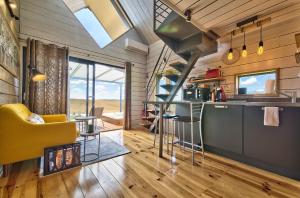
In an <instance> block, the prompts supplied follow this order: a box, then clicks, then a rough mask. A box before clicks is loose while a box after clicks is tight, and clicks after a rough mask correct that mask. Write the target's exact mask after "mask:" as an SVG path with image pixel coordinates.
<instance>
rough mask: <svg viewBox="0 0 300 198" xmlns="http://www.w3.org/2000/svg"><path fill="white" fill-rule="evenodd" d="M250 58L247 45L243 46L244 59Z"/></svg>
mask: <svg viewBox="0 0 300 198" xmlns="http://www.w3.org/2000/svg"><path fill="white" fill-rule="evenodd" d="M247 56H248V52H247V48H246V45H243V50H242V57H243V58H246V57H247Z"/></svg>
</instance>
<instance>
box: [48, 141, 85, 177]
mask: <svg viewBox="0 0 300 198" xmlns="http://www.w3.org/2000/svg"><path fill="white" fill-rule="evenodd" d="M43 163H44V169H43V171H44V174H43V175H44V176H45V175H49V174H52V173H56V172H60V171H63V170H66V169H69V168H74V167H77V166H80V165H81V161H80V143H74V144H67V145H61V146H54V147H49V148H45V150H44V162H43Z"/></svg>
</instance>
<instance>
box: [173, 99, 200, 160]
mask: <svg viewBox="0 0 300 198" xmlns="http://www.w3.org/2000/svg"><path fill="white" fill-rule="evenodd" d="M194 106H195V108H194V109H193V104H191V116H177V117H176V119H175V120H176V122H177V123H178V129H177V130H178V134H179V137H178V138H179V141H177V142H176V143H178V144H179V146H180V148H181V144H182V146H183V149H184V150H185V144H186V143H188V142H185V124H186V123H189V124H190V125H191V130H190V132H191V147H192V162H193V164H194V159H195V156H194V153H195V149H194V147H198V148H200V149H201V152H202V157H203V158H204V143H203V136H202V116H203V109H204V103H203V104H202V105H200V106H196V105H194ZM195 112H196V113H195ZM194 114H197V116H194ZM198 116H199V117H198ZM180 123H182V141H181V137H180ZM195 123H198V124H199V135H200V144H201V145H200V146H199V145H195V143H194V124H195ZM174 136H175V130H174V132H173V134H172V146H171V155H172V156H173V154H174V152H173V150H174V149H173V147H174Z"/></svg>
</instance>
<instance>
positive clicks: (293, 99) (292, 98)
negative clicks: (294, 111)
mask: <svg viewBox="0 0 300 198" xmlns="http://www.w3.org/2000/svg"><path fill="white" fill-rule="evenodd" d="M276 93H278V94H279V95H280V94H281V95H283V96H286V97H288V98H290V99H291V100H292V101H291V102H292V103H296V102H297V92H296V91H290V92H289V93H291V95H288V94H286V93H283V92H280V91H279V90H276Z"/></svg>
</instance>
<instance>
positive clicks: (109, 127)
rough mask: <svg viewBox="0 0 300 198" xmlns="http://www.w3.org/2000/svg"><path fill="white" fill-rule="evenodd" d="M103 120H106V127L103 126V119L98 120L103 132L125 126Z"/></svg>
mask: <svg viewBox="0 0 300 198" xmlns="http://www.w3.org/2000/svg"><path fill="white" fill-rule="evenodd" d="M103 122H104V127H103V125H102V122H101V121H99V122H98V123H99V126H100V129H101V131H103V132H106V131H113V130H119V129H122V128H123V126H120V125H116V124H113V123H110V122H106V121H103Z"/></svg>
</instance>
